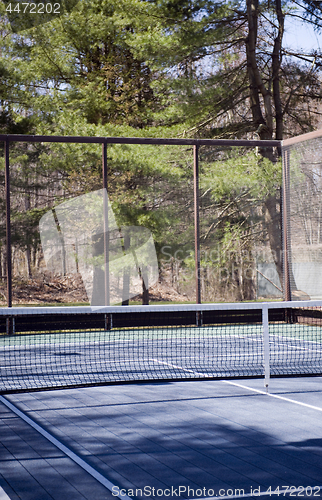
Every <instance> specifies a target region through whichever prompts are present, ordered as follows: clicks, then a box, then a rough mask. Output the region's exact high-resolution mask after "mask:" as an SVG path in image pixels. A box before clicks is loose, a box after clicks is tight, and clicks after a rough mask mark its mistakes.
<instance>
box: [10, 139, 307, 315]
mask: <svg viewBox="0 0 322 500" xmlns="http://www.w3.org/2000/svg"><path fill="white" fill-rule="evenodd" d="M311 134H312V135H313V134H314V133H311ZM306 135H310V134H306ZM300 137H301V138H303V136H300ZM295 139H296V138H295ZM0 141H1V142H4V152H5V153H4V156H5V193H6V254H7V306H8V307H12V252H11V221H10V161H9V152H10V143H11V142H30V143H33V142H46V143H51V142H56V143H74V144H102V171H103V188H106V190H107V188H108V183H107V145H108V144H142V145H148V144H150V145H168V146H171V145H173V146H180V145H183V146H192V147H193V176H194V229H195V280H196V304H200V303H201V283H200V234H199V146H222V147H227V146H233V147H238V146H240V147H261V148H264V147H272V148H281V147H282V145H283V141H279V140H262V141H261V140H253V139H250V140H247V139H180V138H169V139H167V138H150V137H90V136H89V137H87V136H56V135H53V136H48V135H18V134H17V135H15V134H0ZM290 141H292V139H289V140H287V141H284V144H285V145H286V144H288V143H289V142H290ZM283 171H284V161H283ZM282 191H283V201H282V205H283V206H287V203H286V201H285V199H284V197H285V196H286V191H287V190H286V189H283V190H282ZM283 217H284V216H283ZM107 223H108V222H107V221H105V222H104V224H105V226H106V224H107ZM282 226H283V227H284V226H286V224H285V223H284V221H283V223H282ZM283 240H285V238H283ZM283 250H284V251H283V256H284V260H285V259H286V260H287V255H288V252H287V251H286V249H285V248H284V249H283ZM104 251H105V255H106V253H107V251H108V235H107V234H106V236H104ZM105 261H106V264H105V304H106V305H109V287H108V275H109V270H108V259H105ZM284 270H285V273H286V277H285V280H286V281H285V282H286V283H287V282H289V280H288V263H287V262H286V263H285V262H284ZM287 298H289V297H288V296H287V297H286V299H287Z"/></svg>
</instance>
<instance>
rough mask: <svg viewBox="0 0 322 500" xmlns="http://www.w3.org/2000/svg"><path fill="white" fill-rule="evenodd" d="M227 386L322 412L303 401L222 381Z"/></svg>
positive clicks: (321, 409)
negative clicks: (233, 386)
mask: <svg viewBox="0 0 322 500" xmlns="http://www.w3.org/2000/svg"><path fill="white" fill-rule="evenodd" d="M221 382H224V383H225V384H230V385H235V386H236V387H241V388H242V389H247V390H249V391H252V392H257V393H258V394H264V395H265V396H270V397H271V398H276V399H282V400H283V401H287V402H288V403H294V404H296V405H299V406H305V407H306V408H311V409H312V410H317V411H322V408H320V407H319V406H313V405H308V404H307V403H302V402H301V401H295V399H290V398H285V397H284V396H278V395H277V394H272V393H270V392H266V391H261V390H259V389H253V388H252V387H247V385H243V384H239V383H238V382H231V381H230V380H222V381H221Z"/></svg>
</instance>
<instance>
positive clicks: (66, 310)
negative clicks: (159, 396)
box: [0, 300, 322, 316]
mask: <svg viewBox="0 0 322 500" xmlns="http://www.w3.org/2000/svg"><path fill="white" fill-rule="evenodd" d="M295 307H300V308H304V307H308V308H313V307H322V300H301V301H290V302H246V303H244V302H236V303H234V302H233V303H213V304H169V305H144V306H70V307H68V306H63V307H53V306H51V307H40V306H37V307H1V308H0V316H32V315H47V314H92V313H100V314H113V313H123V314H130V313H140V312H141V313H149V312H183V313H184V312H185V311H186V312H193V311H196V312H198V311H229V310H230V311H236V310H238V311H243V310H244V311H249V310H255V309H256V310H261V309H264V308H267V309H287V308H295Z"/></svg>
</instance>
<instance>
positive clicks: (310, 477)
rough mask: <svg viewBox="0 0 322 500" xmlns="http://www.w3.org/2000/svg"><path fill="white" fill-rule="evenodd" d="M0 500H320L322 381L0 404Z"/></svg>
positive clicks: (119, 389)
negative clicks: (251, 499)
mask: <svg viewBox="0 0 322 500" xmlns="http://www.w3.org/2000/svg"><path fill="white" fill-rule="evenodd" d="M0 412H1V429H0V436H1V438H0V440H1V444H0V486H1V488H2V490H1V489H0V499H1V500H2V499H6V500H7V498H9V499H11V500H16V499H22V500H42V499H44V500H45V499H46V500H47V499H57V500H65V499H66V500H73V499H89V500H101V499H102V500H103V499H113V498H116V499H123V500H128V499H129V498H135V499H142V500H148V499H163V500H164V499H166V498H167V499H169V498H170V499H176V498H181V499H197V498H198V499H206V498H207V499H208V498H211V497H215V498H224V499H226V498H253V497H254V498H255V497H261V498H283V497H292V498H299V499H300V498H322V378H320V377H307V378H301V377H298V378H283V379H272V380H271V382H270V388H269V394H268V395H267V394H266V393H265V389H264V387H263V379H248V380H230V381H219V380H217V381H210V380H209V381H186V382H167V383H155V384H144V383H143V384H128V385H114V386H106V387H94V388H78V389H69V390H57V391H43V392H33V393H24V394H12V395H6V396H1V397H0Z"/></svg>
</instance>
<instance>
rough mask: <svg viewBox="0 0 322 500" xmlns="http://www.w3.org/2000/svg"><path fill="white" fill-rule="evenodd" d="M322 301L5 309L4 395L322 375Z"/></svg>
mask: <svg viewBox="0 0 322 500" xmlns="http://www.w3.org/2000/svg"><path fill="white" fill-rule="evenodd" d="M321 334H322V301H308V302H288V303H287V302H274V303H233V304H203V305H169V306H161V305H160V306H126V307H124V306H123V307H122V306H113V307H107V306H104V307H54V308H53V307H51V308H43V307H34V308H33V307H28V308H22V307H20V308H1V309H0V393H6V392H7V393H8V392H19V391H31V390H43V389H54V388H66V387H81V386H87V385H100V384H111V383H127V382H140V381H143V382H147V381H170V380H172V381H173V380H194V379H220V378H245V377H263V378H264V380H265V384H266V385H268V381H269V378H270V376H286V375H287V376H289V375H321V374H322V355H321V354H322V335H321Z"/></svg>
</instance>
